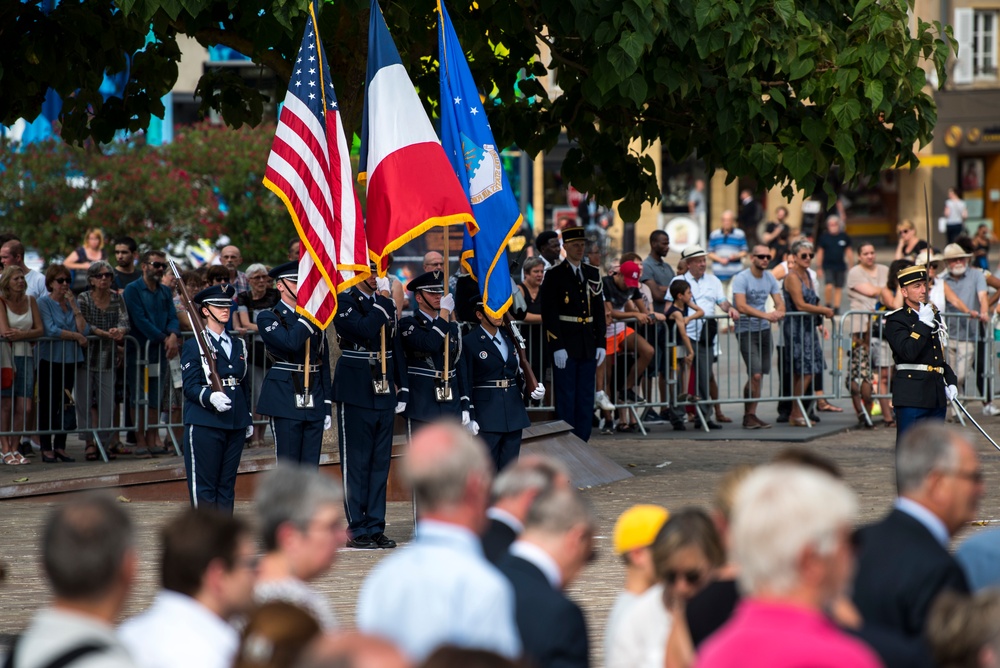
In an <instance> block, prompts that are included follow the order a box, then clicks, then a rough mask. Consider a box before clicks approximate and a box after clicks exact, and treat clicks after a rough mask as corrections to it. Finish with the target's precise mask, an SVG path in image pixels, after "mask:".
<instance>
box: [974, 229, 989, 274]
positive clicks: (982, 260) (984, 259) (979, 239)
mask: <svg viewBox="0 0 1000 668" xmlns="http://www.w3.org/2000/svg"><path fill="white" fill-rule="evenodd" d="M972 264H973V266H976V267H979V268H980V269H982V270H983V271H989V269H990V228H989V226H988V225H986V224H985V223H984V224H982V225H980V226H979V227H977V228H976V236H974V237H972Z"/></svg>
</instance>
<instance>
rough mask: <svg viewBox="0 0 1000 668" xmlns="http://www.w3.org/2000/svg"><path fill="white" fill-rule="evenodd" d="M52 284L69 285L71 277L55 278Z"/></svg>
mask: <svg viewBox="0 0 1000 668" xmlns="http://www.w3.org/2000/svg"><path fill="white" fill-rule="evenodd" d="M52 282H53V283H60V284H62V285H66V284H67V283H69V276H60V277H59V278H53V279H52Z"/></svg>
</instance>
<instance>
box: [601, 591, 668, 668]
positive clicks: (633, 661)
mask: <svg viewBox="0 0 1000 668" xmlns="http://www.w3.org/2000/svg"><path fill="white" fill-rule="evenodd" d="M673 621H674V618H673V615H671V614H670V611H669V610H667V608H666V606H665V605H664V604H663V584H662V583H661V584H658V585H655V586H653V587H650V588H649V589H648V590H647V591H646V593H644V594H642V595H641V596H639V598H638V600H637V601H636V602H635V603H633V604H632V606H631V607H630V608H629V609H628V611H626V613H625V615H624V616H623V617H622V620H621V622H620V623H619V624H618V631H617V632H616V633H615V635H614V636H613V637H612V638H611V640H610V642H609V643H608V644H607V645H606V646H605V649H604V663H605V666H607V668H663V665H664V664H665V663H666V654H667V639H668V638H669V637H670V628H671V627H672V626H673Z"/></svg>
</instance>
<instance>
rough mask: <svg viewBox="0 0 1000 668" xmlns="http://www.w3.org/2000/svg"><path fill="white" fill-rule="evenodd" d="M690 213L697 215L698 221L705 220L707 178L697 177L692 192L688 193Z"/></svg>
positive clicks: (696, 219)
mask: <svg viewBox="0 0 1000 668" xmlns="http://www.w3.org/2000/svg"><path fill="white" fill-rule="evenodd" d="M687 205H688V213H690V214H691V215H692V216H694V217H695V221H696V222H699V223H700V222H701V221H703V220H705V214H706V213H707V211H708V210H707V209H706V208H705V179H695V180H694V186H693V187H692V188H691V192H689V193H688V200H687Z"/></svg>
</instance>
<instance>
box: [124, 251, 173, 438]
mask: <svg viewBox="0 0 1000 668" xmlns="http://www.w3.org/2000/svg"><path fill="white" fill-rule="evenodd" d="M166 259H167V256H166V254H165V253H164V252H163V251H159V250H150V251H146V252H145V253H143V254H142V280H141V281H133V282H132V283H129V284H128V286H126V288H125V290H124V291H123V293H122V296H123V297H124V298H125V306H126V308H127V309H128V317H129V322H130V324H131V327H132V329H131V332H130V333H131V337H132V338H134V339H135V344H129V345H126V353H125V361H126V365H125V379H126V385H127V386H129V387H128V389H129V394H130V399H131V401H132V405H133V406H135V407H136V418H135V426H136V444H137V447H136V449H135V455H136V456H137V457H150V456H152V455H162V454H167V449H166V448H164V447H163V444H162V443H161V442H160V441H159V430H158V429H157V428H156V427H151V426H150V425H151V424H156V422H157V420H158V418H159V415H160V405H161V403H162V397H163V389H164V387H163V386H161V382H162V381H163V378H167V379H169V378H170V375H169V373H168V372H167V362H168V360H171V359H173V358H174V357H177V355H178V353H179V352H180V323H179V322H178V320H177V311H176V310H175V308H174V301H173V297H172V295H171V293H170V289H169V288H167V287H166V286H165V285H162V281H163V274H164V272H165V271H166V269H167V262H166ZM140 357H141V358H142V359H144V360H146V366H145V368H142V367H141V366H139V365H137V362H138V360H139V359H140ZM144 385H145V386H146V389H147V391H148V392H147V396H146V398H145V403H146V407H145V410H143V409H142V408H140V407H141V406H142V401H141V400H142V399H143V397H142V389H143V387H144Z"/></svg>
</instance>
